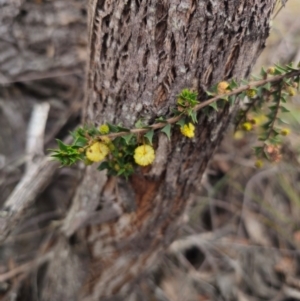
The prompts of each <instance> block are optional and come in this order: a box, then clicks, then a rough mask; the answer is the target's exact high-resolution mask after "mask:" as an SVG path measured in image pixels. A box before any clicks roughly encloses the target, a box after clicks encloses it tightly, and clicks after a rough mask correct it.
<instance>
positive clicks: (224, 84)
mask: <svg viewBox="0 0 300 301" xmlns="http://www.w3.org/2000/svg"><path fill="white" fill-rule="evenodd" d="M228 87H229V83H227V82H219V83H218V86H217V91H218V94H219V95H221V94H225V93H227V92H228V90H227V89H228Z"/></svg>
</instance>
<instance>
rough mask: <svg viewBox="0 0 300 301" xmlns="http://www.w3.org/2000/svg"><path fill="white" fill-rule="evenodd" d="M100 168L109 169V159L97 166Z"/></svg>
mask: <svg viewBox="0 0 300 301" xmlns="http://www.w3.org/2000/svg"><path fill="white" fill-rule="evenodd" d="M97 169H98V170H100V171H101V170H104V169H109V164H108V162H107V161H103V162H102V163H101V164H100V165H99V166H98V168H97Z"/></svg>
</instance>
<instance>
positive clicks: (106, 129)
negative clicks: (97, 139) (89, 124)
mask: <svg viewBox="0 0 300 301" xmlns="http://www.w3.org/2000/svg"><path fill="white" fill-rule="evenodd" d="M99 132H100V134H101V135H105V134H108V133H109V126H108V125H107V124H102V125H100V126H99Z"/></svg>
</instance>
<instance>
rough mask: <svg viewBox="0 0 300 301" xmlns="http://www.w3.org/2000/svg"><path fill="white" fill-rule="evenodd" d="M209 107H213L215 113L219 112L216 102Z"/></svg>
mask: <svg viewBox="0 0 300 301" xmlns="http://www.w3.org/2000/svg"><path fill="white" fill-rule="evenodd" d="M209 106H210V107H212V108H213V109H214V110H215V111H217V112H218V105H217V102H216V101H214V102H213V103H211V104H210V105H209Z"/></svg>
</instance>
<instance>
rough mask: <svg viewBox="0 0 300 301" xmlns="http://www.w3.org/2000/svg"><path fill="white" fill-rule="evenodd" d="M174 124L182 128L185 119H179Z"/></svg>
mask: <svg viewBox="0 0 300 301" xmlns="http://www.w3.org/2000/svg"><path fill="white" fill-rule="evenodd" d="M176 124H178V125H180V127H183V126H184V125H185V118H181V119H179V120H178V121H177V122H176Z"/></svg>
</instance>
